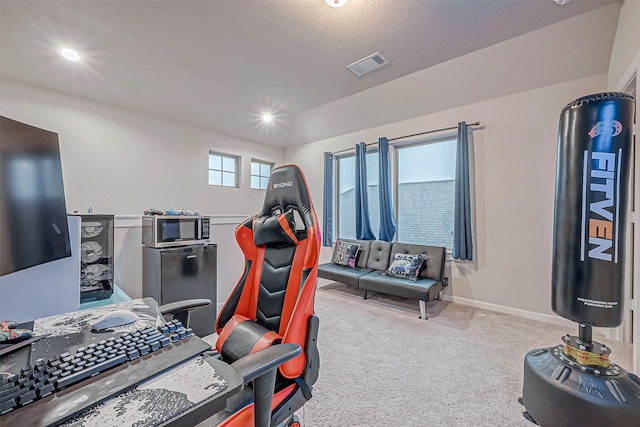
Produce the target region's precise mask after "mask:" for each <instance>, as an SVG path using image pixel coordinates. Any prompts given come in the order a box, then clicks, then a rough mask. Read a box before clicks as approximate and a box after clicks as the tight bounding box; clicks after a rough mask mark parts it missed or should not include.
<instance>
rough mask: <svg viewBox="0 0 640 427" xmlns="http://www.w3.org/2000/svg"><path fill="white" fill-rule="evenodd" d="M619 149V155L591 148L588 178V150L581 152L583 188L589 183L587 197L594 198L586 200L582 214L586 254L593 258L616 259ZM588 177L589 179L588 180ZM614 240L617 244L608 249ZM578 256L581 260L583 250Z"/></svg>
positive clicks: (584, 199) (584, 197) (584, 200)
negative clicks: (589, 201) (587, 248)
mask: <svg viewBox="0 0 640 427" xmlns="http://www.w3.org/2000/svg"><path fill="white" fill-rule="evenodd" d="M619 151H620V152H619V153H618V156H616V153H608V152H598V151H594V152H592V153H591V160H592V162H591V164H592V169H591V173H590V174H589V175H590V176H589V178H587V165H588V161H587V159H588V151H585V152H584V166H585V169H584V174H583V189H584V190H586V189H587V186H588V188H589V190H590V194H591V197H590V198H591V199H592V200H593V199H596V200H597V201H594V202H591V203H589V212H588V213H587V212H586V209H583V218H582V220H583V221H582V223H583V236H584V233H585V231H586V233H587V234H588V242H589V248H590V249H589V252H588V257H589V258H592V259H599V260H602V261H614V262H618V256H617V252H618V251H617V242H618V239H617V236H618V227H617V219H618V210H617V206H614V200H615V201H617V200H618V196H619V195H618V194H617V191H618V179H619V176H618V175H617V174H616V172H617V171H618V168H617V166H618V165H617V161H619V159H620V157H621V155H622V150H619ZM587 180H588V181H589V182H588V183H587ZM587 184H588V185H587ZM586 196H587V195H586V194H585V193H583V208H586ZM614 213H615V218H614ZM586 215H588V218H585V216H586ZM585 220H587V221H588V225H587V224H585V222H586V221H585ZM585 226H586V230H585V228H584V227H585ZM614 241H615V246H616V247H615V248H614V251H613V253H611V249H612V247H613V245H614ZM583 243H584V239H583ZM583 247H584V246H583ZM614 257H615V259H614ZM581 258H582V260H583V261H584V251H583V252H582V257H581Z"/></svg>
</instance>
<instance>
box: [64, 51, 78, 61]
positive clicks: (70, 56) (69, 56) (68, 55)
mask: <svg viewBox="0 0 640 427" xmlns="http://www.w3.org/2000/svg"><path fill="white" fill-rule="evenodd" d="M60 55H62V57H63V58H64V59H66V60H68V61H72V62H77V61H80V55H79V54H78V52H76V51H75V50H73V49H68V48H64V49H62V50H60Z"/></svg>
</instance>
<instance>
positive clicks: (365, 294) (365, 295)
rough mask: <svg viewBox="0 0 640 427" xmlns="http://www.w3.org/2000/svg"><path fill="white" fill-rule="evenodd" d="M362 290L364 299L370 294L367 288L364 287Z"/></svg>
mask: <svg viewBox="0 0 640 427" xmlns="http://www.w3.org/2000/svg"><path fill="white" fill-rule="evenodd" d="M362 291H363V292H362V296H363V297H364V299H367V298H368V297H369V295H367V290H366V289H363V290H362Z"/></svg>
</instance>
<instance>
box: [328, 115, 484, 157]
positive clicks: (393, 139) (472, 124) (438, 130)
mask: <svg viewBox="0 0 640 427" xmlns="http://www.w3.org/2000/svg"><path fill="white" fill-rule="evenodd" d="M467 126H480V122H475V123H469V124H468V125H467ZM453 129H458V126H451V127H448V128H442V129H434V130H428V131H426V132H420V133H412V134H411V135H403V136H397V137H395V138H391V139H388V140H387V141H389V142H391V141H397V140H398V139H404V138H411V137H412V136H419V135H426V134H428V133H436V132H442V131H445V130H453ZM377 143H378V141H376V142H370V143H368V144H365V146H369V145H374V144H377ZM349 150H353V148H345V149H344V150H338V151H333V152H332V153H331V154H338V153H344V152H345V151H349Z"/></svg>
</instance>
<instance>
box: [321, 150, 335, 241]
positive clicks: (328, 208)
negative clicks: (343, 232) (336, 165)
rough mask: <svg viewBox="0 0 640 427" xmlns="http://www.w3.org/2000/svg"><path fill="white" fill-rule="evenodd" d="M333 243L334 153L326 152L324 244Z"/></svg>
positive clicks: (323, 212) (323, 208)
mask: <svg viewBox="0 0 640 427" xmlns="http://www.w3.org/2000/svg"><path fill="white" fill-rule="evenodd" d="M332 244H333V154H332V153H324V194H323V200H322V246H331V245H332Z"/></svg>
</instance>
